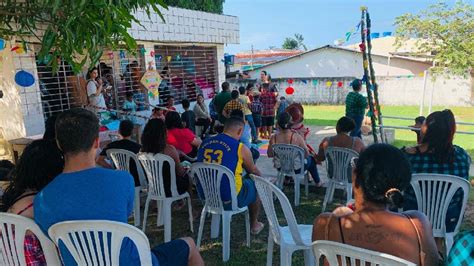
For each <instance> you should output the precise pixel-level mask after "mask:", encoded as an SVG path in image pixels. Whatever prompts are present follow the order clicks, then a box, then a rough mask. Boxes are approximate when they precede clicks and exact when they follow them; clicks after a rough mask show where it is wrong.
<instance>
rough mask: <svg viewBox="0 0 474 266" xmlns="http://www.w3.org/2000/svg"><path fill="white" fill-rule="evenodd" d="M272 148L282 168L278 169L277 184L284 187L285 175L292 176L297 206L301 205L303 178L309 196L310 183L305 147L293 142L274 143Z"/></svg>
mask: <svg viewBox="0 0 474 266" xmlns="http://www.w3.org/2000/svg"><path fill="white" fill-rule="evenodd" d="M270 148H271V149H272V150H273V156H274V157H275V160H277V161H279V162H280V165H279V168H280V170H278V169H277V171H278V176H277V186H278V187H279V188H283V181H284V179H285V176H292V177H293V179H294V182H295V183H294V184H295V206H298V205H300V185H301V180H303V182H304V185H305V193H306V196H308V185H309V180H308V174H307V172H306V171H305V170H304V163H305V156H304V149H303V148H301V147H299V146H296V145H291V144H273V145H272V146H271V147H270ZM296 162H299V163H296ZM275 168H278V166H276V165H275ZM298 169H299V170H300V173H299V174H297V173H296V172H295V170H298Z"/></svg>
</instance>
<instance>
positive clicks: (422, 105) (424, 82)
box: [420, 70, 429, 116]
mask: <svg viewBox="0 0 474 266" xmlns="http://www.w3.org/2000/svg"><path fill="white" fill-rule="evenodd" d="M428 73H429V72H428V71H427V70H425V71H424V75H423V76H424V78H423V93H422V94H421V103H420V116H421V115H423V107H424V105H425V92H426V79H427V76H428Z"/></svg>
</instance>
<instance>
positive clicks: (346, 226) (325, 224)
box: [313, 211, 438, 265]
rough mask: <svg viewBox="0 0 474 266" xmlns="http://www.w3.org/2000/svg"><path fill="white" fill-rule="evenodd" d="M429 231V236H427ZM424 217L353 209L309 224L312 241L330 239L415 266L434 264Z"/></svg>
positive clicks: (432, 247)
mask: <svg viewBox="0 0 474 266" xmlns="http://www.w3.org/2000/svg"><path fill="white" fill-rule="evenodd" d="M428 234H429V235H428ZM427 235H428V236H430V235H431V236H432V232H431V227H430V225H429V223H428V222H427V220H426V217H424V216H421V217H420V216H419V215H418V214H413V213H412V212H410V213H407V214H406V215H402V214H397V213H392V212H388V211H374V212H367V211H366V212H360V213H358V212H354V213H352V214H349V215H345V216H342V217H337V216H335V215H332V214H322V215H320V216H319V217H318V218H317V219H316V220H315V224H314V226H313V240H323V239H324V240H331V241H336V242H340V243H345V244H348V245H352V246H356V247H361V248H365V249H368V250H374V251H378V252H382V253H387V254H391V255H394V256H397V257H399V258H403V259H406V260H408V261H411V262H413V263H416V264H417V265H437V263H438V258H437V250H436V244H435V243H434V239H433V238H432V237H431V238H430V237H425V236H427Z"/></svg>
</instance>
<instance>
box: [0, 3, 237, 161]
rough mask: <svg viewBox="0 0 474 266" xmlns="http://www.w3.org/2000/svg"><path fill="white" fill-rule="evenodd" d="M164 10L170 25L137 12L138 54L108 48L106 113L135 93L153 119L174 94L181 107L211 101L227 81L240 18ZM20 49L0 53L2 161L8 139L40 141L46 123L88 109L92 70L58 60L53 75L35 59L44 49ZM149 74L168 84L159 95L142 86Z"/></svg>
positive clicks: (103, 63)
mask: <svg viewBox="0 0 474 266" xmlns="http://www.w3.org/2000/svg"><path fill="white" fill-rule="evenodd" d="M161 10H162V15H163V17H164V19H165V22H163V21H162V20H161V18H160V16H159V15H158V14H156V13H151V16H150V17H148V16H147V15H146V13H145V12H144V11H137V12H136V13H135V14H134V16H135V17H136V18H137V19H138V20H139V21H140V23H141V24H142V25H139V24H137V23H133V24H132V27H131V28H130V29H129V33H130V34H131V35H132V37H133V38H135V39H136V40H137V43H138V50H137V51H133V52H128V51H126V49H118V50H115V51H112V50H109V51H105V52H104V54H103V56H102V58H101V59H100V64H99V65H98V66H99V75H100V76H101V78H102V79H103V80H104V82H106V83H107V91H106V95H105V98H106V102H107V108H109V109H111V110H120V109H121V107H122V106H121V105H122V103H123V101H124V98H125V94H126V92H128V91H133V92H134V95H133V97H134V98H135V100H137V101H139V102H140V103H142V104H141V106H139V110H140V114H141V115H143V116H149V114H150V112H151V109H152V108H153V107H154V106H157V105H161V104H163V99H166V98H167V97H168V96H169V95H172V96H174V97H175V101H176V103H179V101H180V100H181V99H184V98H188V99H190V100H191V101H192V100H194V99H195V98H196V95H197V93H203V94H204V96H205V97H212V95H213V93H214V91H215V90H216V89H218V88H219V86H220V85H219V84H221V83H222V82H224V81H225V67H224V64H223V63H221V60H222V59H223V58H224V46H225V45H226V44H238V43H239V38H240V36H239V19H238V18H237V17H235V16H228V15H218V14H212V13H206V12H201V11H193V10H187V9H182V8H175V7H169V8H168V9H161ZM39 34H41V33H39ZM18 44H19V43H16V42H15V41H14V40H12V41H9V42H7V43H6V47H5V48H4V49H3V50H0V59H1V60H0V90H2V91H3V93H4V95H3V97H2V98H1V99H0V110H1V112H0V158H2V157H9V156H10V155H11V151H10V150H9V145H7V144H6V143H7V141H8V140H12V139H17V138H22V137H30V136H35V135H41V134H43V132H44V122H45V119H47V118H48V117H50V116H52V115H55V114H58V113H60V112H62V111H64V110H67V109H70V108H72V107H77V106H81V105H83V103H84V100H83V99H81V94H83V93H84V92H83V91H84V89H85V85H84V83H85V80H86V73H87V68H88V66H87V67H85V68H84V69H83V73H82V74H79V75H75V74H74V73H73V72H72V68H71V66H69V65H68V64H67V62H65V61H63V60H60V59H58V60H60V66H59V70H58V72H56V73H52V70H51V67H49V66H47V65H45V64H44V63H43V60H42V59H41V58H38V57H37V51H39V50H40V44H38V43H30V44H29V45H28V50H27V51H26V53H18V52H15V51H11V50H12V47H14V46H16V45H18ZM150 68H152V69H156V70H157V71H158V72H159V73H160V75H161V78H162V79H164V80H165V81H166V83H163V82H162V84H165V85H166V86H162V87H160V90H159V92H160V95H159V96H157V95H152V94H149V93H147V91H146V90H145V89H144V88H143V87H141V85H140V78H141V76H142V75H143V73H144V72H145V71H146V70H147V69H150ZM20 70H24V71H26V72H29V73H31V74H32V75H33V77H34V79H35V82H34V84H33V85H32V86H29V87H21V86H19V85H18V84H16V83H15V78H14V77H15V74H16V73H17V72H18V71H20ZM82 98H83V97H82Z"/></svg>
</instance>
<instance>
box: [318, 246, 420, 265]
mask: <svg viewBox="0 0 474 266" xmlns="http://www.w3.org/2000/svg"><path fill="white" fill-rule="evenodd" d="M313 253H314V257H315V259H316V260H315V262H316V264H317V265H318V264H319V259H320V258H321V256H323V255H324V257H325V259H326V260H327V262H328V263H329V265H344V266H345V265H351V266H355V265H365V266H367V265H380V266H382V265H390V266H397V265H400V266H415V265H416V264H415V263H412V262H409V261H407V260H404V259H402V258H399V257H396V256H393V255H389V254H386V253H381V252H376V251H372V250H367V249H363V248H359V247H354V246H351V245H346V244H342V243H339V242H333V241H327V240H318V241H314V242H313Z"/></svg>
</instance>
